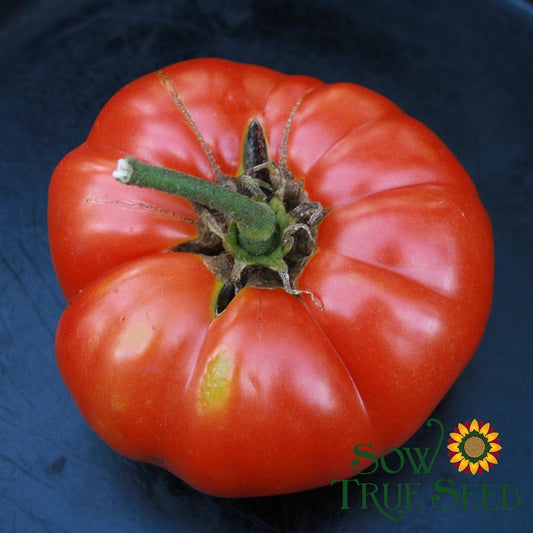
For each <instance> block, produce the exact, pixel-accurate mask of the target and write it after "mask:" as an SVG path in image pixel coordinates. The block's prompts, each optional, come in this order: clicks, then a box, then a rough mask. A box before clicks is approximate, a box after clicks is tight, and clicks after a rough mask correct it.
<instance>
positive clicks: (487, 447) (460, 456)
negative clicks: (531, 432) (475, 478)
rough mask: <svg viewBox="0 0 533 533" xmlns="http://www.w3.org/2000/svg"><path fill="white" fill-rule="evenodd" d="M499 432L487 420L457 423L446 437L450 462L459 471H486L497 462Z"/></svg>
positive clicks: (472, 472) (499, 447) (499, 446)
mask: <svg viewBox="0 0 533 533" xmlns="http://www.w3.org/2000/svg"><path fill="white" fill-rule="evenodd" d="M498 435H499V433H496V431H494V428H492V427H491V425H490V424H489V423H488V422H487V423H486V424H483V422H478V421H477V420H476V419H475V418H474V420H472V422H465V423H464V424H458V425H457V427H456V428H455V430H454V431H452V433H450V438H449V439H448V442H449V444H448V446H447V448H448V450H450V451H449V453H448V455H449V456H450V463H453V464H455V466H456V467H457V469H458V470H459V472H467V473H468V472H470V473H471V474H473V475H475V474H477V473H478V472H479V473H481V472H482V471H483V470H485V472H488V471H489V470H490V469H491V468H492V467H493V466H494V465H496V464H498V457H499V456H500V454H499V453H498V452H499V451H500V450H501V449H502V447H501V445H500V439H499V438H498ZM480 467H481V469H480Z"/></svg>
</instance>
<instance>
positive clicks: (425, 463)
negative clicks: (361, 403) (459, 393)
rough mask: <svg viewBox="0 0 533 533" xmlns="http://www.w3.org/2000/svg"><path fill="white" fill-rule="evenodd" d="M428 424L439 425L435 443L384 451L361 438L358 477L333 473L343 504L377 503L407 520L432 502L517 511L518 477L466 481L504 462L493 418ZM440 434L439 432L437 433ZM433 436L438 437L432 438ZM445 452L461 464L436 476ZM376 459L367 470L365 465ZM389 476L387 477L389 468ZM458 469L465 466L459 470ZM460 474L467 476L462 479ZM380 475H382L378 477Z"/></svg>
mask: <svg viewBox="0 0 533 533" xmlns="http://www.w3.org/2000/svg"><path fill="white" fill-rule="evenodd" d="M426 427H427V428H430V429H431V430H432V431H433V432H435V430H436V433H437V435H436V439H435V440H436V443H435V445H434V446H433V447H430V446H428V447H409V446H404V447H402V448H395V447H393V448H387V449H386V450H384V451H382V452H381V453H380V454H379V455H378V454H375V453H374V447H373V445H372V443H370V442H368V443H359V444H356V445H355V446H354V448H353V453H354V458H353V459H352V461H351V465H350V466H351V468H352V471H353V472H354V474H357V476H356V477H354V478H350V479H333V480H332V481H331V485H332V486H333V485H340V486H341V489H342V490H341V506H340V508H341V509H344V510H349V509H351V508H354V507H357V508H359V509H361V510H366V509H370V508H374V509H377V510H378V512H379V513H380V514H382V515H383V516H384V517H385V518H387V519H389V520H393V521H398V520H402V519H403V518H404V516H405V514H406V512H416V511H419V510H421V509H424V508H429V507H431V508H432V509H434V510H435V511H437V512H439V511H449V510H453V509H457V510H461V511H464V512H468V511H497V510H499V511H504V512H508V511H513V510H515V509H517V508H518V507H520V500H521V498H520V492H519V490H518V487H516V486H515V485H513V484H512V483H494V482H492V480H489V481H487V482H483V483H472V482H470V481H465V478H464V476H463V474H472V475H476V474H481V473H483V472H485V475H487V474H486V473H488V472H490V470H491V468H492V467H494V465H496V464H498V459H499V457H500V454H499V452H500V451H501V449H502V446H501V444H500V439H499V433H497V432H496V431H495V430H494V428H493V427H492V426H491V425H490V423H489V422H486V423H484V422H478V421H477V419H475V418H474V419H473V420H472V421H471V422H469V421H466V422H465V423H459V424H457V427H456V428H455V429H454V430H453V431H452V432H450V433H448V435H449V438H448V444H447V445H446V442H445V435H446V431H445V430H444V426H443V424H442V422H440V420H437V419H436V418H431V419H429V420H428V421H427V422H426ZM434 438H435V437H434ZM432 440H433V439H432ZM444 453H447V455H448V457H449V463H447V464H448V468H449V470H451V471H452V473H453V471H454V470H455V468H457V472H456V475H455V478H454V477H453V476H452V475H450V476H448V475H447V474H445V473H444V474H443V473H442V468H439V469H438V471H439V473H440V474H441V476H442V475H443V476H445V477H440V476H439V477H438V479H435V478H436V477H437V476H435V478H432V477H431V475H432V474H433V466H434V464H435V462H436V460H437V458H438V457H439V456H440V457H442V458H444V457H443V455H444ZM368 461H370V462H371V465H370V466H369V467H368V468H366V469H365V470H361V469H360V468H361V467H360V465H362V464H368ZM379 470H382V471H383V472H384V473H385V474H386V476H387V480H386V481H385V482H383V481H381V480H382V478H383V474H380V473H379ZM458 472H461V474H459V473H458ZM374 474H377V477H374V478H373V477H372V476H373V475H374ZM457 476H459V477H460V478H461V480H459V479H458V477H457ZM378 480H379V481H378Z"/></svg>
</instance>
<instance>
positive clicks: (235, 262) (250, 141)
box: [113, 119, 326, 314]
mask: <svg viewBox="0 0 533 533" xmlns="http://www.w3.org/2000/svg"><path fill="white" fill-rule="evenodd" d="M241 168H242V169H243V171H242V172H241V174H240V175H239V176H238V177H232V176H227V175H221V176H218V179H217V183H212V182H209V181H206V180H204V179H200V178H197V177H194V176H190V175H187V174H183V173H181V172H176V171H174V170H170V169H165V168H162V167H157V166H155V165H151V164H148V163H144V162H141V161H139V160H137V159H135V158H134V157H132V156H129V157H127V158H123V159H120V160H119V162H118V166H117V169H116V170H115V172H114V173H113V176H114V177H115V179H117V180H118V181H121V182H122V183H125V184H128V185H137V186H140V187H149V188H151V189H155V190H159V191H163V192H167V193H171V194H176V195H178V196H182V197H184V198H186V199H188V200H189V201H190V202H191V204H192V205H193V207H194V209H195V211H196V213H197V214H198V220H197V221H196V228H197V237H196V238H195V239H194V240H192V241H188V242H186V243H183V244H180V245H178V246H177V247H176V248H175V249H174V251H179V252H187V253H195V254H199V255H201V256H202V257H203V260H204V263H205V264H206V265H207V266H208V268H209V269H210V270H211V271H212V272H213V273H214V274H215V276H216V277H217V278H218V279H219V280H220V281H221V282H222V284H223V288H222V289H221V291H220V293H219V296H218V300H217V303H216V313H217V314H220V313H221V312H222V311H224V309H225V308H226V307H227V305H228V304H229V302H230V301H231V300H232V299H233V297H234V296H235V295H236V294H237V293H238V292H239V291H240V290H241V289H243V288H244V287H246V286H252V287H258V288H283V289H284V290H285V291H287V292H288V293H290V294H293V295H299V294H302V293H304V292H306V291H301V290H299V289H298V288H297V285H296V280H297V278H298V276H299V275H300V273H301V272H302V270H303V268H304V267H305V265H306V263H307V261H308V260H309V258H310V257H311V256H312V255H313V254H314V253H315V251H316V238H317V233H318V226H319V223H320V221H321V220H322V218H323V217H324V216H325V214H326V213H325V211H324V210H323V208H322V206H321V205H320V204H319V203H318V202H311V201H310V200H309V198H308V196H307V194H306V192H305V191H304V189H303V186H302V182H301V181H297V180H295V179H294V177H293V175H292V173H291V172H290V170H289V169H288V168H287V167H286V165H285V164H280V165H278V164H276V163H275V162H274V161H272V160H270V159H269V157H268V151H267V143H266V139H265V134H264V131H263V129H262V127H261V125H260V123H259V122H258V121H257V120H255V119H254V120H252V121H251V123H250V125H249V127H248V130H247V132H246V136H245V142H244V147H243V155H242V163H241ZM311 296H312V297H313V300H314V301H315V303H316V304H317V305H318V306H319V307H320V304H319V302H318V301H317V300H316V299H315V298H314V296H313V295H311Z"/></svg>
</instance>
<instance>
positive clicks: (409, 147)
mask: <svg viewBox="0 0 533 533" xmlns="http://www.w3.org/2000/svg"><path fill="white" fill-rule="evenodd" d="M48 217H49V221H48V222H49V235H50V248H51V253H52V258H53V262H54V266H55V269H56V272H57V276H58V279H59V282H60V285H61V288H62V290H63V293H64V295H65V298H66V300H67V301H68V305H67V307H66V309H65V311H64V314H63V316H62V317H61V320H60V322H59V325H58V329H57V340H56V353H57V361H58V365H59V368H60V371H61V374H62V377H63V379H64V381H65V383H66V386H67V387H68V389H69V391H70V393H71V395H72V397H73V399H74V401H75V402H76V404H77V406H78V408H79V409H80V411H81V413H82V414H83V416H84V417H85V419H86V420H87V422H88V424H89V425H90V426H91V428H92V429H93V430H94V431H95V432H96V433H97V434H98V435H99V436H100V437H101V438H102V439H103V440H104V441H105V442H107V443H108V444H109V445H110V446H111V447H112V448H114V449H115V450H116V451H118V452H119V453H121V454H124V455H125V456H127V457H130V458H132V459H134V460H138V461H145V462H149V463H154V464H157V465H160V466H162V467H164V468H166V469H167V470H169V471H170V472H172V473H173V474H175V475H176V476H178V477H179V478H181V479H182V480H184V481H185V482H186V483H188V484H190V485H191V486H193V487H195V488H197V489H199V490H201V491H204V492H206V493H209V494H213V495H218V496H229V497H242V496H260V495H271V494H280V493H289V492H294V491H301V490H306V489H310V488H314V487H319V486H324V485H329V484H330V482H331V480H332V479H337V480H339V479H344V478H348V477H351V476H352V475H354V472H353V471H352V469H351V462H352V459H353V447H354V446H355V445H356V444H358V443H372V446H373V452H374V454H376V455H377V456H379V455H380V454H381V453H382V452H383V451H384V450H386V449H387V448H389V447H394V446H396V447H398V446H400V445H401V444H403V443H404V442H405V441H406V440H407V439H409V437H411V435H413V433H415V432H416V431H417V429H418V428H419V427H420V426H421V425H422V424H423V423H424V422H425V420H426V419H427V418H428V416H429V415H430V414H431V412H432V411H433V410H434V409H435V407H436V405H437V404H438V403H439V402H440V401H441V399H442V398H443V397H444V395H445V394H446V393H447V391H448V390H449V389H450V387H451V386H452V384H453V383H454V382H455V381H456V379H457V378H458V376H459V375H460V374H461V372H462V371H463V369H464V368H465V366H466V365H467V364H468V362H469V361H470V359H471V357H472V356H473V354H474V352H475V351H476V349H477V347H478V345H479V342H480V340H481V337H482V334H483V331H484V328H485V325H486V321H487V318H488V315H489V311H490V307H491V300H492V287H493V255H494V253H493V238H492V230H491V224H490V221H489V218H488V216H487V213H486V211H485V209H484V207H483V205H482V204H481V201H480V198H479V195H478V193H477V191H476V188H475V186H474V184H473V182H472V180H471V179H470V178H469V176H468V175H467V173H466V171H465V170H464V169H463V167H462V166H461V165H460V163H459V162H458V161H457V160H456V158H455V157H454V156H453V155H452V153H451V152H450V151H449V150H448V149H447V148H446V147H445V146H444V144H443V143H442V141H440V140H439V139H438V138H437V136H436V135H435V134H434V133H432V132H431V131H430V130H429V129H428V128H427V127H425V126H424V125H422V124H421V123H420V122H418V121H417V120H415V119H413V118H411V117H410V116H408V115H407V114H406V113H405V112H403V111H402V110H400V109H399V108H398V107H397V106H396V105H394V104H393V103H392V102H391V101H389V100H388V99H387V98H385V97H383V96H381V95H379V94H377V93H375V92H373V91H371V90H369V89H366V88H364V87H361V86H358V85H354V84H351V83H332V84H326V83H324V82H322V81H319V80H317V79H315V78H312V77H308V76H300V75H286V74H282V73H279V72H275V71H273V70H270V69H267V68H264V67H260V66H253V65H246V64H239V63H234V62H230V61H226V60H220V59H197V60H191V61H185V62H182V63H178V64H175V65H171V66H169V67H166V68H163V69H161V70H159V71H157V72H154V73H152V74H148V75H146V76H144V77H142V78H140V79H138V80H136V81H134V82H133V83H131V84H129V85H127V86H126V87H125V88H123V89H122V90H120V91H119V92H118V93H117V94H116V95H115V96H113V97H112V98H111V100H110V101H109V102H108V103H107V104H106V105H105V107H104V108H103V110H102V111H101V113H100V114H99V116H98V117H97V119H96V121H95V123H94V126H93V127H92V129H91V131H90V133H89V136H88V138H87V140H86V141H85V142H84V143H83V144H82V145H81V146H79V147H78V148H76V149H74V150H73V151H71V152H70V153H69V154H68V155H67V156H66V157H65V158H64V159H63V160H62V161H61V162H60V163H59V165H58V166H57V168H56V170H55V172H54V174H53V177H52V180H51V184H50V190H49V213H48ZM364 467H365V465H364V464H361V465H359V467H358V468H359V469H363V468H364Z"/></svg>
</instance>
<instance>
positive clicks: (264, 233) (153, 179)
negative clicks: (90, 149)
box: [113, 156, 280, 256]
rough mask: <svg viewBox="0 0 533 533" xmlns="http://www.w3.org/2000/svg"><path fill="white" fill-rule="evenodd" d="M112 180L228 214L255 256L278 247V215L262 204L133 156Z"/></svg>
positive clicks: (123, 161)
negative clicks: (179, 197)
mask: <svg viewBox="0 0 533 533" xmlns="http://www.w3.org/2000/svg"><path fill="white" fill-rule="evenodd" d="M113 177H114V178H115V179H117V180H118V181H120V182H122V183H125V184H128V185H137V186H138V187H147V188H150V189H154V190H157V191H162V192H166V193H170V194H175V195H177V196H181V197H183V198H186V199H187V200H190V201H193V202H196V203H199V204H201V205H203V206H205V207H209V208H211V209H214V210H216V211H218V212H220V213H224V214H226V215H228V216H229V217H230V219H231V220H232V221H233V222H234V223H235V225H236V227H237V233H238V240H239V244H240V246H241V247H242V249H243V250H245V251H246V252H247V253H248V254H250V255H252V256H264V255H269V254H270V253H271V252H273V251H274V250H275V248H276V247H277V246H278V244H279V239H280V236H279V229H278V227H277V224H276V213H275V212H274V210H273V209H272V208H271V207H270V206H269V205H268V204H267V203H265V202H263V201H258V200H254V199H252V198H248V197H247V196H244V195H242V194H239V193H237V192H234V191H231V190H229V189H226V188H224V187H222V186H221V185H217V184H215V183H212V182H210V181H206V180H204V179H200V178H196V177H194V176H190V175H188V174H184V173H182V172H177V171H175V170H170V169H167V168H163V167H158V166H156V165H151V164H149V163H144V162H142V161H139V160H138V159H136V158H135V157H132V156H129V157H126V158H123V159H120V160H119V161H118V166H117V169H116V170H115V171H114V172H113Z"/></svg>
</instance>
